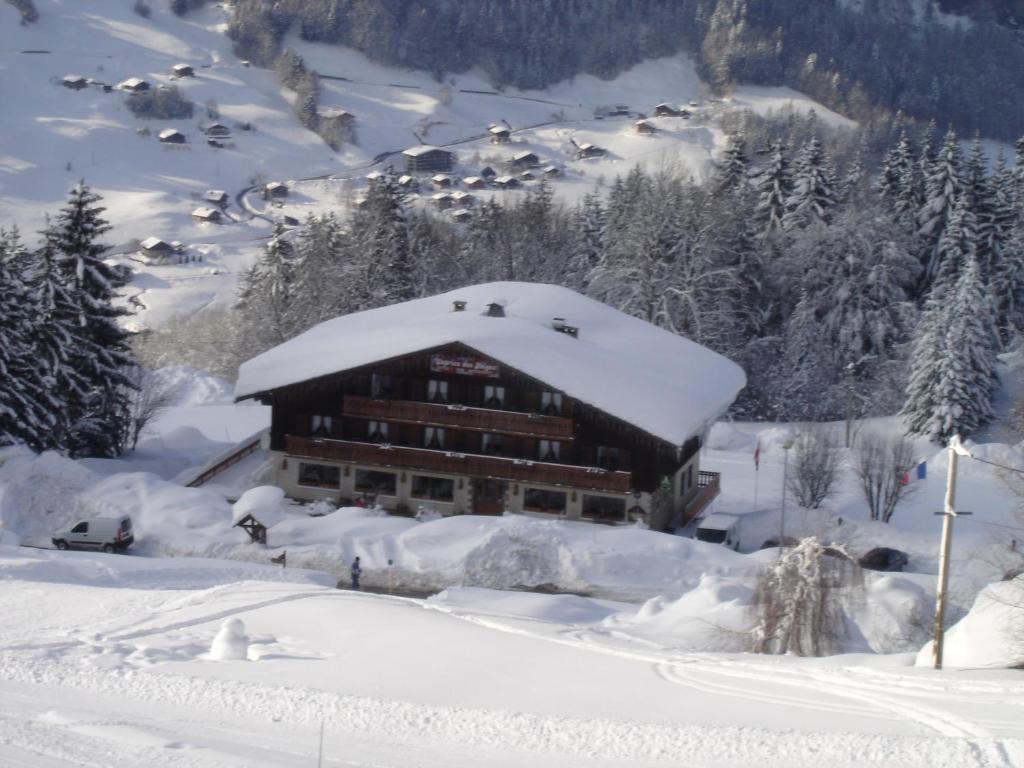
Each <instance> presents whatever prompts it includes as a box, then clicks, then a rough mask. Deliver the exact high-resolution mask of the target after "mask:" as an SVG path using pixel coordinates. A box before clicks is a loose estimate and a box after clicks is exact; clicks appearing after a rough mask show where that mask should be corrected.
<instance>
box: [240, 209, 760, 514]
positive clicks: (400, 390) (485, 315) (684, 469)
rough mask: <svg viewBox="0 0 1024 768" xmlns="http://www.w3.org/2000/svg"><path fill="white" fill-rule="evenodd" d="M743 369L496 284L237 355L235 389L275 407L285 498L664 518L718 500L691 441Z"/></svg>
mask: <svg viewBox="0 0 1024 768" xmlns="http://www.w3.org/2000/svg"><path fill="white" fill-rule="evenodd" d="M462 213H463V214H464V215H466V216H467V217H468V211H463V212H462ZM745 382H746V379H745V376H744V374H743V371H742V370H741V369H740V368H739V367H738V366H737V365H735V364H734V363H732V362H730V361H729V360H727V359H726V358H724V357H722V356H721V355H719V354H717V353H715V352H712V351H711V350H709V349H706V348H704V347H702V346H700V345H698V344H695V343H694V342H692V341H689V340H687V339H685V338H683V337H681V336H677V335H676V334H673V333H670V332H668V331H665V330H663V329H660V328H657V327H655V326H654V325H651V324H650V323H646V322H644V321H642V320H639V319H637V318H634V317H630V316H628V315H626V314H624V313H621V312H619V311H617V310H615V309H613V308H611V307H609V306H606V305H604V304H601V303H599V302H596V301H593V300H591V299H588V298H586V297H584V296H581V295H580V294H578V293H575V292H573V291H570V290H568V289H566V288H561V287H557V286H553V285H533V284H527V283H490V284H486V285H477V286H470V287H466V288H460V289H458V290H455V291H451V292H449V293H446V294H442V295H440V296H434V297H431V298H426V299H417V300H414V301H408V302H404V303H401V304H395V305H392V306H387V307H382V308H380V309H374V310H369V311H366V312H359V313H355V314H352V315H346V316H343V317H338V318H335V319H334V320H329V321H327V322H324V323H321V324H320V325H317V326H315V327H313V328H312V329H310V330H309V331H306V332H305V333H303V334H301V335H299V336H297V337H295V338H293V339H291V340H290V341H287V342H285V343H284V344H281V345H279V346H277V347H275V348H273V349H271V350H269V351H267V352H265V353H263V354H261V355H259V356H258V357H256V358H253V359H252V360H249V361H247V362H246V363H244V364H243V365H242V366H241V369H240V370H239V378H238V384H237V387H236V391H235V397H236V400H247V399H255V400H258V401H260V402H261V403H263V404H265V405H269V406H270V407H271V409H272V411H271V432H270V439H269V440H270V442H269V449H270V451H271V454H272V457H273V461H272V466H273V467H274V469H273V472H274V478H273V482H274V483H275V484H276V485H278V486H280V487H281V488H283V489H284V490H285V492H286V493H287V494H288V495H289V496H291V497H292V498H296V499H306V500H313V499H331V500H332V501H335V502H336V503H340V504H351V503H353V502H354V501H356V500H358V499H360V498H367V500H368V502H374V503H377V504H379V505H381V506H382V507H383V508H384V509H386V510H388V511H389V512H392V513H395V514H405V515H411V514H414V513H415V512H416V511H417V509H419V508H429V509H432V510H435V511H437V512H440V513H441V514H443V515H457V514H477V515H500V514H503V513H504V512H506V511H508V512H512V513H521V514H528V515H533V516H538V517H542V518H547V519H568V520H588V521H592V522H601V523H618V524H625V523H628V522H631V521H637V520H642V521H646V522H649V523H650V524H651V526H652V527H654V528H658V529H661V528H665V527H667V526H670V525H680V524H682V523H683V522H685V521H687V520H689V519H691V518H692V517H693V516H695V515H697V514H699V513H700V512H701V510H703V509H704V508H706V506H707V504H708V503H709V502H710V501H711V500H712V499H713V498H714V497H715V495H717V493H718V490H719V478H718V475H717V474H715V473H712V472H705V471H701V470H700V466H699V462H700V448H701V444H702V442H703V440H704V438H705V436H706V434H707V431H708V430H709V429H710V427H711V425H712V423H713V422H714V421H715V420H716V419H717V418H718V417H719V416H721V414H722V413H724V412H725V411H726V409H727V408H728V407H729V405H730V404H731V403H732V401H733V400H734V399H735V397H736V395H737V393H738V392H739V391H740V390H741V389H742V388H743V386H744V385H745Z"/></svg>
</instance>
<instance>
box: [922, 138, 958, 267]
mask: <svg viewBox="0 0 1024 768" xmlns="http://www.w3.org/2000/svg"><path fill="white" fill-rule="evenodd" d="M962 165H963V161H962V158H961V153H960V142H959V140H958V139H957V136H956V132H955V131H953V129H952V128H951V129H950V130H949V131H948V132H947V133H946V138H945V140H944V141H943V144H942V149H941V150H940V151H939V155H938V157H936V159H935V161H934V162H933V163H931V164H930V172H929V175H928V176H926V177H925V202H924V205H922V206H921V210H920V211H919V212H918V214H917V223H918V234H920V235H921V237H922V238H923V239H924V242H925V244H926V253H925V265H924V266H925V272H924V277H925V280H926V281H929V282H930V281H931V280H932V279H934V277H935V274H936V272H937V271H938V268H939V260H940V253H939V243H940V242H941V240H942V236H943V233H944V232H945V231H946V226H947V224H948V223H949V220H950V218H951V217H952V215H953V211H954V210H955V209H956V205H957V201H958V200H959V198H960V197H961V195H962V194H963V191H964V190H963V187H964V185H963V179H962V178H961V174H962V167H961V166H962Z"/></svg>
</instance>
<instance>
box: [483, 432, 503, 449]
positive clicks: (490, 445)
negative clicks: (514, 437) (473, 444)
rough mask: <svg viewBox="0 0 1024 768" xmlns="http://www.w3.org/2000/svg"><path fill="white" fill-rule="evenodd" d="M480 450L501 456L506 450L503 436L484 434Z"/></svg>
mask: <svg viewBox="0 0 1024 768" xmlns="http://www.w3.org/2000/svg"><path fill="white" fill-rule="evenodd" d="M480 448H481V449H482V450H483V452H484V453H495V454H500V453H501V452H502V450H503V448H504V442H503V440H502V436H501V435H492V434H491V433H489V432H484V433H483V435H481V436H480Z"/></svg>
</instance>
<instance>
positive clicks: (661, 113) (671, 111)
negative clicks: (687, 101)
mask: <svg viewBox="0 0 1024 768" xmlns="http://www.w3.org/2000/svg"><path fill="white" fill-rule="evenodd" d="M654 116H655V117H678V116H679V110H678V109H676V108H675V107H673V106H672V105H671V104H668V103H667V102H664V101H663V102H662V103H661V104H655V105H654Z"/></svg>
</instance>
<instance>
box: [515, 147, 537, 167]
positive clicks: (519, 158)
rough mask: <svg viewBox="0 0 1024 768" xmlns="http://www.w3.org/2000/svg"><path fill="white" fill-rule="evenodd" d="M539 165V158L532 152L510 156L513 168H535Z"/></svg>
mask: <svg viewBox="0 0 1024 768" xmlns="http://www.w3.org/2000/svg"><path fill="white" fill-rule="evenodd" d="M538 165H540V158H539V157H537V155H535V154H534V153H533V152H529V151H523V152H516V153H515V154H514V155H512V167H513V168H536V167H537V166H538Z"/></svg>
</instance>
